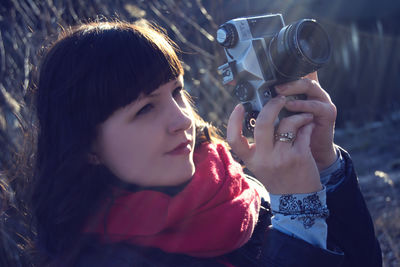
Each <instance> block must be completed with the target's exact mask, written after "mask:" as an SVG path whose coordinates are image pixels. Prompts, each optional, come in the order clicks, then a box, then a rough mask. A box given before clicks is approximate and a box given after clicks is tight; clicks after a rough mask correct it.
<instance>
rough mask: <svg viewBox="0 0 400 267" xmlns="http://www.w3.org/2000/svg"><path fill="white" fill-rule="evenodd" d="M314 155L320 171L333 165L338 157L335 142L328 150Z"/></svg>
mask: <svg viewBox="0 0 400 267" xmlns="http://www.w3.org/2000/svg"><path fill="white" fill-rule="evenodd" d="M313 156H314V159H315V163H316V164H317V168H318V171H319V172H321V171H323V170H325V169H326V168H328V167H329V166H331V165H332V164H333V163H334V162H335V161H336V160H337V158H338V154H337V151H336V149H335V146H334V145H333V144H332V146H331V147H330V148H329V149H328V150H326V151H324V152H320V153H315V155H313Z"/></svg>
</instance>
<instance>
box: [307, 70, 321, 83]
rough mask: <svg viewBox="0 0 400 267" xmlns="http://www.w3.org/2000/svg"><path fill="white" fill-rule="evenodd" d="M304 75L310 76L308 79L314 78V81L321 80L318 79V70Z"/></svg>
mask: <svg viewBox="0 0 400 267" xmlns="http://www.w3.org/2000/svg"><path fill="white" fill-rule="evenodd" d="M304 77H305V78H308V79H310V80H314V81H316V82H318V83H319V80H318V73H317V72H316V71H314V72H311V73H309V74H307V75H306V76H304Z"/></svg>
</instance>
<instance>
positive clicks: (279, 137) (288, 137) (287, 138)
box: [275, 132, 296, 143]
mask: <svg viewBox="0 0 400 267" xmlns="http://www.w3.org/2000/svg"><path fill="white" fill-rule="evenodd" d="M294 139H296V134H294V133H293V132H287V133H276V134H275V141H280V142H286V143H291V142H293V141H294Z"/></svg>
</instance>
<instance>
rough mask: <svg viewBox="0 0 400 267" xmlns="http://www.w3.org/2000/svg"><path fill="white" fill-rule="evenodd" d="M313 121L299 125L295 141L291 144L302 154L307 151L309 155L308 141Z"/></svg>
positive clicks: (309, 141) (309, 140)
mask: <svg viewBox="0 0 400 267" xmlns="http://www.w3.org/2000/svg"><path fill="white" fill-rule="evenodd" d="M314 126H315V125H314V124H313V123H308V124H306V125H304V126H303V127H301V128H300V129H299V130H298V132H297V137H296V142H295V143H294V144H293V148H294V149H295V150H297V151H298V152H299V153H301V154H302V155H305V154H306V153H309V155H310V156H311V155H312V154H311V150H310V143H311V134H312V131H313V129H314Z"/></svg>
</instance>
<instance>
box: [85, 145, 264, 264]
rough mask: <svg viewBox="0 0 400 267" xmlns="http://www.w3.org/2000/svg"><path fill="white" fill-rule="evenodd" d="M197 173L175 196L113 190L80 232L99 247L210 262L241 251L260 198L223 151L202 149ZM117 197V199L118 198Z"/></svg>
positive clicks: (217, 147) (197, 158)
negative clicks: (126, 246)
mask: <svg viewBox="0 0 400 267" xmlns="http://www.w3.org/2000/svg"><path fill="white" fill-rule="evenodd" d="M194 162H195V166H196V171H195V174H194V176H193V177H192V180H191V181H190V182H189V183H188V184H187V185H186V187H185V188H184V189H183V190H182V191H181V192H179V193H178V194H177V195H175V196H169V195H166V194H164V193H162V192H157V191H150V190H143V191H139V192H135V193H132V192H129V191H124V190H123V189H120V188H118V189H115V192H118V196H117V197H116V198H114V199H111V198H110V199H107V200H106V201H105V203H104V205H103V206H102V207H103V208H101V209H100V211H99V213H98V214H97V216H95V217H94V218H92V219H91V220H89V222H88V223H87V225H86V227H85V230H84V232H86V233H96V234H99V236H100V237H101V240H102V241H103V242H120V241H126V242H129V243H132V244H135V245H139V246H149V247H157V248H160V249H162V250H163V251H165V252H169V253H183V254H187V255H191V256H195V257H214V256H219V255H223V254H225V253H228V252H230V251H233V250H235V249H237V248H239V247H240V246H242V245H244V244H245V243H246V242H247V241H248V240H249V238H250V237H251V235H252V233H253V229H254V227H255V224H256V222H257V219H258V211H259V209H260V198H259V196H258V193H257V192H256V190H255V189H254V188H251V187H250V185H249V184H248V183H247V182H246V179H245V178H244V174H243V171H242V168H241V166H240V165H239V164H238V163H237V162H235V161H234V160H233V159H232V157H231V155H230V153H229V151H227V149H226V148H225V147H224V146H223V145H215V144H202V145H201V146H199V147H198V148H197V149H196V150H195V152H194ZM121 193H122V194H121Z"/></svg>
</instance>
